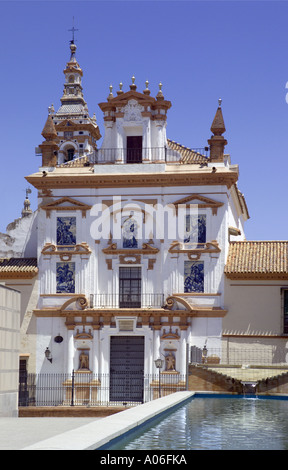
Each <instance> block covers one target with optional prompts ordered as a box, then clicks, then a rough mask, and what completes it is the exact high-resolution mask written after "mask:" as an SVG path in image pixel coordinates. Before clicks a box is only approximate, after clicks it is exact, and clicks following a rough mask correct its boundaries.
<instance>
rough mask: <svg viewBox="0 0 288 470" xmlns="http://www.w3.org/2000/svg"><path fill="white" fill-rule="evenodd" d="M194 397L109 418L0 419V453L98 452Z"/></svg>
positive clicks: (175, 398) (161, 401) (153, 404)
mask: <svg viewBox="0 0 288 470" xmlns="http://www.w3.org/2000/svg"><path fill="white" fill-rule="evenodd" d="M194 393H195V392H177V393H174V394H172V395H168V396H166V397H163V398H158V399H157V400H153V401H150V402H148V403H144V404H143V405H139V406H136V407H133V408H129V409H127V410H125V411H121V412H120V413H116V414H113V415H111V416H107V417H105V418H0V450H95V449H97V448H99V447H100V446H103V445H104V444H106V443H107V442H109V441H110V440H111V439H115V438H117V437H118V436H121V435H122V434H125V433H126V432H128V431H130V430H132V429H133V428H135V427H137V426H139V425H141V424H144V423H145V422H146V421H148V420H150V419H152V418H154V417H156V416H158V415H159V414H161V413H164V412H165V411H168V410H170V409H172V408H173V407H175V406H177V405H179V404H181V403H182V402H184V401H185V400H188V399H189V398H190V397H192V396H193V395H194Z"/></svg>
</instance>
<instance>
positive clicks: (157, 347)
mask: <svg viewBox="0 0 288 470" xmlns="http://www.w3.org/2000/svg"><path fill="white" fill-rule="evenodd" d="M160 357H161V356H160V330H154V358H153V367H154V373H155V372H158V371H157V370H156V367H155V364H154V361H155V360H156V359H159V358H160Z"/></svg>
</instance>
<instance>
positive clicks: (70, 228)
mask: <svg viewBox="0 0 288 470" xmlns="http://www.w3.org/2000/svg"><path fill="white" fill-rule="evenodd" d="M75 244H76V217H57V245H75Z"/></svg>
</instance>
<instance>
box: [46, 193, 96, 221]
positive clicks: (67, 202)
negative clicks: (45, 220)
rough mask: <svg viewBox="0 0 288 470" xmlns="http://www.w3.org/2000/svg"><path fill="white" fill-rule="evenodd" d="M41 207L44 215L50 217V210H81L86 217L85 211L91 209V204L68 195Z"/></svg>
mask: <svg viewBox="0 0 288 470" xmlns="http://www.w3.org/2000/svg"><path fill="white" fill-rule="evenodd" d="M41 209H43V210H44V211H46V217H50V213H51V211H76V210H80V211H81V212H82V217H86V212H87V211H88V210H90V209H91V206H89V205H87V204H84V203H83V202H80V201H77V200H76V199H72V198H70V197H62V198H60V199H57V200H56V201H53V202H50V203H49V204H46V205H44V206H41Z"/></svg>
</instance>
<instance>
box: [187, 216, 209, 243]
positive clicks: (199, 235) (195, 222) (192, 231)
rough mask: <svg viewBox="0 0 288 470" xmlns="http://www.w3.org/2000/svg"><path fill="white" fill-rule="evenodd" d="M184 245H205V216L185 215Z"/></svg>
mask: <svg viewBox="0 0 288 470" xmlns="http://www.w3.org/2000/svg"><path fill="white" fill-rule="evenodd" d="M185 222H186V226H185V238H184V243H206V215H203V214H189V215H186V221H185Z"/></svg>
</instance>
